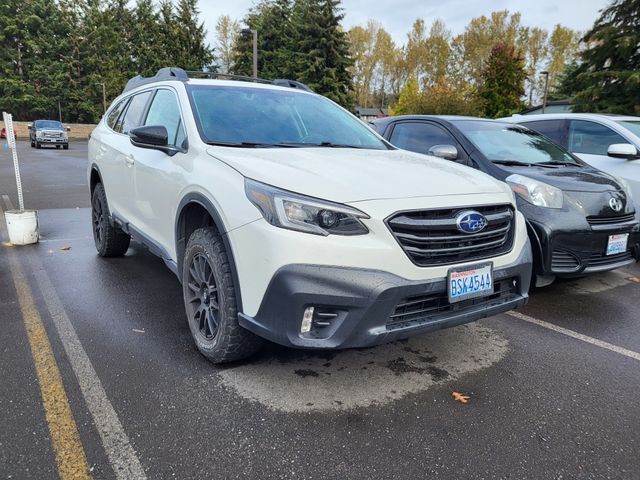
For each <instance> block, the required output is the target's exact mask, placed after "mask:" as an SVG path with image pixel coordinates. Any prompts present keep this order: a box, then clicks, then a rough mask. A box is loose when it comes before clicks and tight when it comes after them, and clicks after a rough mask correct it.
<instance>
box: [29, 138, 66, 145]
mask: <svg viewBox="0 0 640 480" xmlns="http://www.w3.org/2000/svg"><path fill="white" fill-rule="evenodd" d="M36 141H37V142H38V143H40V144H43V145H44V144H47V145H68V144H69V139H68V138H51V137H37V138H36Z"/></svg>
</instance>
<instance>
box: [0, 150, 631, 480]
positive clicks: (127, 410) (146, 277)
mask: <svg viewBox="0 0 640 480" xmlns="http://www.w3.org/2000/svg"><path fill="white" fill-rule="evenodd" d="M19 155H20V158H21V165H22V175H23V183H24V185H25V200H26V204H27V207H29V208H37V209H39V218H40V229H41V236H42V241H41V242H40V243H39V244H38V245H36V246H30V247H11V246H7V245H6V244H3V245H0V324H1V325H2V335H1V337H0V379H1V382H0V385H1V388H0V418H2V419H3V420H2V428H1V429H0V478H2V479H4V478H12V479H31V478H34V479H49V478H52V479H53V478H58V473H57V466H56V465H57V462H58V460H57V458H56V455H55V450H54V447H53V438H55V435H52V430H51V428H52V427H50V420H48V417H47V415H46V412H45V408H44V406H43V401H42V398H41V388H40V386H39V385H40V384H39V381H38V377H37V370H36V367H35V365H34V359H33V356H32V351H31V349H30V344H29V338H28V333H27V329H26V327H25V325H27V324H28V322H26V320H25V318H26V316H28V315H27V314H26V313H25V309H24V305H23V303H21V302H19V300H20V298H22V297H20V291H21V290H20V289H21V288H22V287H21V286H20V285H21V284H20V283H19V282H16V279H15V275H16V265H17V268H18V269H20V270H21V271H22V272H23V274H24V279H25V282H24V283H25V284H26V285H25V286H24V288H25V289H26V290H25V291H28V292H30V298H31V301H32V302H33V304H34V305H35V308H36V309H37V312H36V313H33V312H32V314H38V315H39V316H40V317H41V320H42V323H43V325H44V328H45V330H46V334H47V337H48V339H49V341H50V344H51V348H52V351H53V354H54V357H55V362H56V364H57V366H58V368H59V370H60V375H61V379H62V383H63V385H64V389H65V391H66V395H67V397H68V403H69V405H70V408H71V412H72V414H73V418H74V420H75V424H76V426H77V431H78V434H79V437H80V440H81V443H82V448H83V450H84V454H85V456H86V461H87V463H88V465H89V468H90V469H91V475H92V476H93V478H105V479H111V478H145V477H146V478H149V479H165V478H179V479H191V478H193V479H200V478H256V479H263V478H292V479H303V478H327V479H329V478H336V479H344V478H349V479H360V478H362V479H371V478H383V479H387V478H411V479H413V478H432V477H433V478H505V479H506V478H509V479H521V478H536V479H538V478H545V479H547V478H549V479H552V478H553V479H556V478H557V479H560V478H564V479H573V478H584V479H597V478H603V479H604V478H616V479H617V478H620V479H629V478H639V477H640V473H639V472H640V459H639V458H638V455H637V452H638V451H640V404H639V402H638V399H637V396H638V395H639V394H640V361H639V358H640V357H639V358H634V357H633V354H634V353H635V354H636V355H639V356H640V354H638V353H637V352H640V318H639V316H638V314H637V305H638V303H639V301H640V283H638V282H639V281H640V279H639V278H638V277H640V267H639V266H638V265H636V266H633V267H631V268H627V269H623V270H619V271H615V272H610V273H606V274H600V275H597V276H593V277H589V278H583V279H579V280H571V281H563V282H559V283H556V284H554V285H552V286H550V287H547V288H545V289H541V290H538V291H535V292H534V293H533V296H532V300H531V302H530V304H529V305H528V306H527V307H526V308H525V309H523V310H522V312H523V313H525V314H526V315H528V316H530V317H533V318H535V319H538V320H542V321H544V322H548V323H549V324H552V325H557V326H560V327H563V328H565V329H568V330H570V331H572V332H576V333H578V334H582V335H584V336H586V337H585V338H587V339H592V340H596V341H598V340H599V341H603V342H607V344H610V345H612V346H614V347H618V351H615V350H612V349H608V348H603V347H602V346H600V345H598V344H597V342H596V343H595V344H594V343H593V342H591V343H590V342H589V341H585V340H581V339H578V338H573V337H570V336H568V335H565V334H563V333H561V332H557V331H553V330H550V329H549V328H545V327H544V326H540V325H537V324H533V323H530V322H527V321H523V320H522V319H519V318H515V317H513V316H511V315H499V316H496V317H492V318H490V319H487V320H483V321H481V322H477V323H474V324H469V325H465V326H461V327H457V328H454V329H449V330H444V331H440V332H436V333H434V334H430V335H426V336H423V337H418V338H413V339H410V340H408V341H405V342H397V343H393V344H389V345H383V346H379V347H375V348H369V349H360V350H348V351H342V352H309V351H298V350H291V349H286V348H282V347H279V346H275V345H268V346H267V347H265V348H264V349H263V350H262V351H261V352H260V353H259V354H258V355H257V356H256V357H254V358H252V359H250V360H248V361H245V362H242V363H238V364H232V365H229V366H224V367H217V366H214V365H211V364H209V363H208V362H207V361H206V360H205V359H204V358H203V357H202V356H200V355H199V354H198V352H197V351H196V349H195V347H194V345H193V343H192V340H191V337H190V333H189V328H188V326H187V323H186V319H185V315H184V307H183V303H182V298H181V289H180V286H179V283H178V281H177V279H176V277H175V276H174V275H173V274H172V273H171V272H170V271H169V270H167V268H166V267H165V266H164V264H163V262H162V261H161V260H160V259H158V258H156V257H154V256H153V255H151V254H150V253H148V252H147V250H146V249H145V248H143V247H141V246H139V245H136V244H132V248H131V249H130V250H129V252H128V253H127V255H126V256H125V257H124V258H118V259H108V260H105V259H101V258H98V257H97V256H96V254H95V249H94V247H93V240H92V238H91V229H90V214H89V210H88V206H89V201H88V198H89V197H88V188H87V186H86V143H73V144H72V145H71V149H70V150H69V151H62V150H57V151H56V150H34V149H30V148H29V146H28V144H26V143H23V142H21V143H20V151H19ZM12 175H13V171H12V167H11V163H10V157H9V154H8V151H7V150H0V205H2V207H3V209H5V210H6V205H4V203H3V198H2V195H7V196H8V198H9V200H10V201H11V202H12V203H14V204H15V203H17V196H16V193H15V187H14V185H13V178H12ZM0 232H1V235H2V239H1V241H2V242H4V241H6V240H7V238H6V231H5V230H4V226H2V227H0ZM621 352H622V353H621ZM625 352H627V353H626V354H625ZM87 362H88V363H87ZM101 392H102V393H103V394H104V396H101V395H102V393H101ZM452 392H460V393H462V394H464V395H467V396H469V397H470V401H469V403H468V404H462V403H460V402H458V401H455V400H454V399H453V398H452ZM105 402H106V403H105ZM110 408H112V411H113V415H110V414H109V411H110V410H109V409H110ZM101 412H106V413H105V414H104V415H102V413H101ZM105 432H106V433H105ZM117 435H121V437H117ZM122 435H123V436H122ZM52 437H53V438H52ZM116 437H117V438H118V439H119V440H118V441H115V442H114V441H113V438H116ZM127 445H128V446H129V447H130V450H127V448H126V447H127ZM134 457H135V458H134ZM127 462H129V463H127ZM131 462H133V464H135V463H136V462H138V463H137V464H138V465H139V466H140V467H141V469H140V470H139V471H137V470H135V465H133V466H132V464H131ZM126 468H131V470H129V472H137V473H128V474H123V473H122V472H123V471H125V470H123V469H126Z"/></svg>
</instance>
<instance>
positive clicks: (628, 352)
mask: <svg viewBox="0 0 640 480" xmlns="http://www.w3.org/2000/svg"><path fill="white" fill-rule="evenodd" d="M507 315H511V316H512V317H515V318H519V319H520V320H524V321H525V322H529V323H534V324H536V325H539V326H540V327H544V328H548V329H549V330H553V331H554V332H558V333H562V334H563V335H567V336H569V337H572V338H575V339H578V340H582V341H583V342H587V343H590V344H591V345H595V346H597V347H600V348H604V349H606V350H611V351H612V352H616V353H619V354H620V355H624V356H625V357H629V358H633V359H635V360H639V361H640V353H637V352H634V351H632V350H627V349H626V348H622V347H618V346H617V345H613V344H611V343H608V342H603V341H602V340H598V339H597V338H593V337H589V336H587V335H583V334H582V333H578V332H574V331H573V330H569V329H567V328H563V327H559V326H558V325H554V324H553V323H549V322H545V321H543V320H538V319H537V318H533V317H530V316H529V315H525V314H524V313H520V312H509V313H507Z"/></svg>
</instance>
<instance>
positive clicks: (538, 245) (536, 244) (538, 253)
mask: <svg viewBox="0 0 640 480" xmlns="http://www.w3.org/2000/svg"><path fill="white" fill-rule="evenodd" d="M525 223H526V225H527V234H528V235H529V241H530V243H531V251H532V253H533V272H534V273H536V272H541V271H545V270H546V268H545V265H544V254H543V252H542V242H541V241H540V237H539V236H538V233H537V232H536V229H535V228H534V227H533V225H532V224H531V222H529V220H528V219H526V218H525Z"/></svg>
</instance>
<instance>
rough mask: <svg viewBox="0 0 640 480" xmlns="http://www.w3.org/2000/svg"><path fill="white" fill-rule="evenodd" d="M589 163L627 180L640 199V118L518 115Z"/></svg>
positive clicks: (521, 121)
mask: <svg viewBox="0 0 640 480" xmlns="http://www.w3.org/2000/svg"><path fill="white" fill-rule="evenodd" d="M504 120H505V121H508V122H513V123H519V124H520V125H525V126H527V127H529V128H531V129H532V130H536V131H537V132H540V133H542V134H543V135H545V136H547V137H549V138H550V139H552V140H553V141H554V142H556V143H557V144H559V145H561V146H563V147H564V148H566V149H567V150H569V151H570V152H571V153H573V154H574V155H576V156H578V157H580V158H581V159H582V160H584V161H585V162H587V163H588V164H589V165H593V166H594V167H596V168H598V169H600V170H602V171H605V172H607V173H610V174H611V175H615V176H616V177H619V178H622V179H624V180H625V181H626V182H627V183H628V184H629V186H630V187H631V190H632V192H633V196H634V199H635V201H636V202H638V201H640V117H629V116H622V115H602V114H594V113H563V114H547V115H526V116H521V115H514V116H513V117H510V118H506V119H504Z"/></svg>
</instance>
